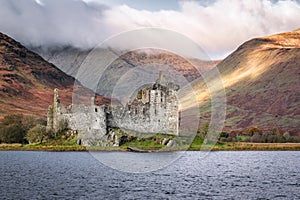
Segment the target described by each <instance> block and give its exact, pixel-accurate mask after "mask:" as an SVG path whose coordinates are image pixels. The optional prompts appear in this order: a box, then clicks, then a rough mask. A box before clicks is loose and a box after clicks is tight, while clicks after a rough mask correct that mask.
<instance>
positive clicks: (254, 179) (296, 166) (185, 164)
mask: <svg viewBox="0 0 300 200" xmlns="http://www.w3.org/2000/svg"><path fill="white" fill-rule="evenodd" d="M199 154H200V152H196V151H195V152H184V153H182V155H181V156H180V158H178V159H177V160H175V161H174V162H172V163H170V164H169V165H167V166H164V167H163V168H162V169H159V170H156V171H151V172H147V173H128V172H124V171H120V170H116V169H113V168H111V167H110V166H107V165H104V164H102V162H100V161H99V160H97V159H95V156H93V155H92V154H91V153H89V152H31V151H1V152H0V176H1V179H0V180H1V182H0V199H300V152H297V151H224V152H210V153H209V154H208V155H207V156H205V157H204V158H201V159H200V156H199ZM97 156H98V157H100V158H101V156H103V157H110V158H113V159H115V161H116V163H118V161H119V160H121V159H122V158H124V157H130V158H131V161H130V163H127V166H133V167H134V168H137V169H138V167H139V166H136V165H138V163H136V162H134V160H135V159H134V158H135V156H138V157H139V159H140V158H141V157H143V156H145V157H147V156H153V157H155V156H157V155H156V154H155V153H153V154H152V153H149V154H148V153H147V154H141V153H130V152H99V153H98V154H97ZM159 156H160V158H159V159H163V156H164V155H163V154H160V155H159ZM158 161H159V160H158ZM145 162H146V163H147V159H145ZM149 164H150V165H151V163H149Z"/></svg>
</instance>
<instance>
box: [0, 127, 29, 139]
mask: <svg viewBox="0 0 300 200" xmlns="http://www.w3.org/2000/svg"><path fill="white" fill-rule="evenodd" d="M24 135H25V130H24V129H23V127H22V126H21V125H20V124H8V125H6V126H3V127H2V128H0V141H1V142H2V143H23V142H24Z"/></svg>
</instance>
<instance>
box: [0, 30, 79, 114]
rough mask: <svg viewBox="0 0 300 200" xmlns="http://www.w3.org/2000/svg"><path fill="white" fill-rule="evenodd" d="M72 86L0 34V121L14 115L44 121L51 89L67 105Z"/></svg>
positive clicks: (66, 77) (71, 81) (65, 77)
mask: <svg viewBox="0 0 300 200" xmlns="http://www.w3.org/2000/svg"><path fill="white" fill-rule="evenodd" d="M73 84H74V78H73V77H71V76H69V75H66V74H65V73H64V72H62V71H61V70H60V69H58V68H57V67H55V66H54V65H53V64H50V63H48V62H46V61H45V60H44V59H43V58H42V57H40V56H39V55H37V54H35V53H33V52H31V51H29V50H28V49H26V48H25V47H24V46H22V45H21V44H20V43H18V42H16V41H15V40H13V39H12V38H10V37H8V36H7V35H4V34H2V33H0V120H1V119H2V118H3V116H4V115H7V114H14V113H22V114H32V115H38V116H42V117H45V116H46V112H47V109H48V106H49V105H50V104H51V103H52V101H53V89H54V88H58V89H59V90H60V96H61V101H62V102H63V103H65V104H70V103H71V101H72V90H73ZM83 91H84V90H81V92H83Z"/></svg>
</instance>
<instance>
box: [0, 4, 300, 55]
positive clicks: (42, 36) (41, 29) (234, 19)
mask: <svg viewBox="0 0 300 200" xmlns="http://www.w3.org/2000/svg"><path fill="white" fill-rule="evenodd" d="M179 3H180V9H179V10H161V11H146V10H137V9H134V8H131V7H129V6H128V5H118V6H112V7H109V6H106V5H103V4H99V3H97V2H96V1H92V2H89V3H87V2H84V1H80V0H77V1H75V0H59V1H58V0H39V1H36V0H26V1H20V0H1V1H0V31H1V32H3V33H6V34H8V35H10V36H12V37H13V38H15V39H16V40H19V41H21V42H22V43H23V44H25V45H27V46H43V47H47V46H53V45H73V46H76V47H81V48H89V47H93V46H95V45H96V44H98V43H99V42H101V41H103V40H105V39H106V38H108V37H110V36H112V35H114V34H118V33H120V32H123V31H128V30H132V29H135V28H141V27H161V28H166V29H170V30H174V31H177V32H179V33H182V34H184V35H186V36H188V37H189V38H191V39H192V40H194V41H195V42H197V43H199V44H200V45H201V46H202V47H203V49H204V50H205V51H207V53H208V54H209V56H211V57H212V58H222V57H224V56H225V55H227V54H228V53H230V52H232V51H233V50H234V49H235V48H237V47H238V46H239V45H240V44H241V43H243V42H244V41H246V40H248V39H251V38H253V37H258V36H264V35H269V34H274V33H279V32H284V31H291V30H294V29H297V28H300V21H299V19H300V4H299V3H297V2H296V1H276V2H274V1H267V0H253V1H247V0H245V1H240V0H217V1H214V3H210V4H209V5H203V4H201V3H200V2H197V1H180V2H179Z"/></svg>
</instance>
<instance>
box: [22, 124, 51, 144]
mask: <svg viewBox="0 0 300 200" xmlns="http://www.w3.org/2000/svg"><path fill="white" fill-rule="evenodd" d="M45 133H46V126H44V125H41V124H37V125H35V126H34V127H33V128H31V129H30V130H29V131H28V132H27V134H26V136H25V138H26V140H28V142H29V143H42V142H43V139H44V137H45Z"/></svg>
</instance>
